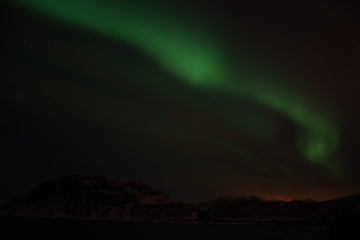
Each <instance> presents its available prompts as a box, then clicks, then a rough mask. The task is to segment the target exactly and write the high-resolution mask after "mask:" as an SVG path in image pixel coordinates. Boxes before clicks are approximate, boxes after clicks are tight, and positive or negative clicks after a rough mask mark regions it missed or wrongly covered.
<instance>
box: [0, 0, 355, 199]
mask: <svg viewBox="0 0 360 240" xmlns="http://www.w3.org/2000/svg"><path fill="white" fill-rule="evenodd" d="M142 4H143V3H142ZM177 4H180V5H182V6H183V7H184V9H187V11H186V12H184V14H194V13H197V12H198V13H199V15H198V16H197V17H198V18H199V21H200V20H201V21H207V22H208V23H209V24H208V26H206V29H199V31H205V32H211V33H212V34H213V33H216V34H217V35H218V37H219V38H221V39H224V41H225V42H226V44H225V47H224V49H225V51H226V54H228V55H229V56H230V58H233V59H234V61H233V63H234V65H235V64H236V55H232V54H233V52H241V53H242V54H243V55H244V56H246V57H247V58H248V59H249V62H254V63H257V64H259V65H261V66H265V68H270V69H275V70H274V71H276V72H281V74H283V75H284V76H294V79H296V81H298V79H301V84H302V85H303V86H306V90H307V91H308V92H309V94H310V95H315V96H318V97H319V99H326V101H328V104H329V105H330V106H331V107H332V108H334V109H335V111H336V112H338V118H339V121H340V126H341V134H342V135H341V141H340V146H339V150H338V156H339V159H340V161H341V166H342V168H343V170H344V175H343V176H342V177H341V178H337V177H333V176H331V174H329V173H328V172H327V170H326V169H325V168H324V167H321V166H315V165H312V164H310V163H308V162H306V161H305V160H304V159H301V157H299V156H298V155H296V149H295V147H294V141H295V140H294V134H295V126H294V123H292V122H291V121H290V120H289V119H287V118H286V117H284V116H282V115H280V114H279V113H277V112H275V111H274V110H271V109H267V108H265V107H263V106H258V105H257V104H255V103H252V102H244V101H240V100H238V99H234V98H233V97H231V96H228V97H226V96H215V95H214V94H212V93H209V92H206V91H200V90H198V89H191V88H188V87H186V86H185V85H184V84H183V83H181V82H180V81H178V80H177V79H176V77H174V76H172V74H171V73H169V72H167V71H165V70H164V69H163V68H161V67H159V66H158V65H157V64H156V63H154V61H153V60H152V59H151V57H150V56H148V55H146V54H145V53H143V52H141V51H139V50H137V49H134V48H133V47H132V46H129V45H128V44H127V43H124V42H119V41H114V40H112V39H109V38H106V37H105V36H100V35H96V34H94V33H91V32H88V31H85V30H83V29H79V28H76V27H71V26H69V25H65V24H62V23H61V22H58V21H55V20H53V19H51V18H48V17H45V16H43V15H41V14H40V13H38V12H32V11H29V10H26V9H22V8H20V7H18V6H15V5H12V4H10V3H1V7H0V9H1V10H0V11H1V22H2V23H3V24H2V31H1V39H0V41H1V42H0V53H1V55H0V56H1V62H2V64H1V69H2V73H1V80H0V83H1V84H0V89H1V90H0V106H1V115H0V133H1V134H0V139H1V140H0V141H1V148H2V150H1V153H0V159H1V160H0V205H2V204H4V203H6V202H7V201H9V200H10V199H11V198H13V197H15V196H16V195H18V194H22V193H25V192H27V191H29V190H30V189H31V188H33V187H35V186H36V185H38V184H40V183H42V182H44V181H47V180H51V179H54V178H60V177H62V176H64V175H69V174H75V173H84V174H94V175H110V176H114V177H120V178H128V179H141V180H144V181H145V182H146V183H147V184H149V185H150V186H152V187H155V188H159V189H161V190H164V191H165V192H167V193H168V194H169V195H170V197H171V198H172V199H173V200H174V201H184V202H195V201H203V200H211V199H214V198H216V197H221V196H247V195H257V196H259V197H263V198H267V199H283V200H291V199H292V198H297V199H306V198H312V199H315V200H325V199H330V198H335V197H341V196H346V195H351V194H356V193H360V188H359V187H360V186H359V185H360V184H359V180H360V179H359V170H360V164H359V150H358V149H359V147H358V146H359V143H360V141H359V140H358V136H359V134H360V128H359V122H360V113H359V110H358V109H359V106H360V100H359V96H358V93H359V90H360V83H359V80H360V78H359V77H360V60H359V59H360V19H359V14H358V9H360V8H359V7H360V4H358V3H351V4H350V3H348V2H347V1H331V2H319V1H275V2H273V1H230V0H229V1H191V2H190V1H189V2H187V1H185V2H178V3H177ZM158 6H162V7H163V8H164V9H166V8H173V7H174V4H172V3H170V2H166V3H165V2H163V1H149V2H147V4H146V5H145V6H142V7H144V8H146V9H148V8H149V9H151V8H156V7H158ZM204 19H205V20H204ZM209 26H211V27H210V28H209ZM229 30H230V31H229ZM189 31H193V29H191V30H190V29H189ZM203 34H205V33H203ZM244 46H246V47H244ZM137 66H138V67H137ZM169 79H170V81H169ZM154 81H155V82H156V84H157V85H156V87H154V86H153V85H152V83H153V82H154ZM150 83H151V84H150ZM216 104H217V105H216ZM219 106H220V107H222V108H226V107H229V106H231V107H232V108H239V109H241V111H242V112H241V113H244V114H246V113H251V114H254V115H255V116H262V119H261V120H259V121H260V122H271V121H272V122H274V124H275V125H276V126H281V127H278V128H276V129H274V132H276V133H274V134H275V135H276V136H278V139H277V140H274V141H273V142H274V144H273V145H272V144H268V142H266V141H263V140H261V139H260V138H259V137H258V136H256V135H251V134H249V133H247V132H241V131H240V132H239V131H237V130H234V128H233V127H232V126H230V125H227V124H224V122H223V121H222V118H221V117H219V116H217V115H216V114H214V112H212V111H209V109H218V108H219ZM244 109H247V110H244ZM251 114H250V115H251ZM264 119H265V120H264ZM225 143H231V144H232V145H231V146H230V145H226V144H225ZM239 152H242V153H241V154H240V153H239ZM243 153H244V154H243ZM247 155H248V156H247Z"/></svg>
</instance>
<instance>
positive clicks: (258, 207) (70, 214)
mask: <svg viewBox="0 0 360 240" xmlns="http://www.w3.org/2000/svg"><path fill="white" fill-rule="evenodd" d="M0 214H2V215H11V216H32V217H55V218H80V219H100V220H119V221H141V222H143V221H146V222H191V223H198V222H200V223H281V224H282V223H336V222H346V221H350V220H354V219H356V220H357V219H359V216H360V194H359V195H354V196H349V197H343V198H338V199H333V200H329V201H323V202H315V201H312V200H310V199H309V200H306V201H295V200H293V201H290V202H284V201H276V202H267V201H264V200H262V199H259V198H258V197H256V196H249V197H246V198H235V197H226V198H225V197H224V198H219V199H216V200H213V201H209V202H201V203H195V204H183V203H173V202H172V201H171V200H170V198H169V196H168V195H167V194H166V193H165V192H163V191H161V190H157V189H154V188H151V187H149V186H148V185H146V184H145V183H144V182H142V181H134V180H124V179H118V178H113V177H102V176H89V175H72V176H66V177H63V178H60V179H57V180H52V181H49V182H45V183H43V184H41V185H39V186H38V187H35V188H34V189H32V190H31V191H30V192H28V193H27V194H24V195H20V196H18V197H16V198H14V199H12V200H11V201H9V202H8V203H7V204H5V205H4V206H3V207H1V208H0Z"/></svg>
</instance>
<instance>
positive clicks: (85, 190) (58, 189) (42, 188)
mask: <svg viewBox="0 0 360 240" xmlns="http://www.w3.org/2000/svg"><path fill="white" fill-rule="evenodd" d="M169 203H171V200H170V198H169V196H168V195H167V194H166V193H165V192H163V191H161V190H157V189H154V188H151V187H149V186H148V185H146V184H145V183H144V182H142V181H134V180H125V179H119V178H114V177H108V176H106V177H104V176H90V175H71V176H65V177H63V178H60V179H56V180H51V181H48V182H45V183H43V184H40V185H39V186H38V187H35V188H34V189H32V190H31V191H30V192H28V193H27V194H24V195H21V196H18V197H16V198H14V199H13V200H11V201H10V202H8V203H7V204H5V205H4V206H3V207H2V208H1V210H0V213H1V214H6V215H19V216H20V215H21V216H42V217H70V218H101V219H106V218H110V219H113V218H115V217H116V216H117V217H119V216H128V215H129V213H128V211H129V205H135V204H137V205H138V204H169Z"/></svg>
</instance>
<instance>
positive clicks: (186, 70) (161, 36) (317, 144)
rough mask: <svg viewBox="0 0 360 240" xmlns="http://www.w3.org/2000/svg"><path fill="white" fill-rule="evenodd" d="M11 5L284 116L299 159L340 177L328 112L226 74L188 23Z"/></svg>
mask: <svg viewBox="0 0 360 240" xmlns="http://www.w3.org/2000/svg"><path fill="white" fill-rule="evenodd" d="M12 2H17V3H18V4H20V5H21V6H23V7H26V8H28V9H29V10H31V11H40V12H41V13H43V14H45V15H48V16H50V17H52V18H54V19H57V20H59V21H61V22H65V23H67V24H69V25H71V26H76V27H80V28H83V29H86V30H88V31H92V32H95V33H97V34H101V35H103V36H106V37H111V38H112V39H114V40H120V41H122V42H126V43H128V44H130V45H132V46H134V47H136V48H137V49H139V50H141V51H144V52H145V53H147V54H148V55H149V56H151V57H152V58H153V59H154V60H155V61H157V63H158V64H159V65H161V66H162V67H163V68H164V69H166V71H168V72H170V73H172V74H174V75H175V76H176V77H177V78H178V79H180V80H182V81H184V82H185V83H187V84H188V85H189V86H191V87H195V88H199V89H203V90H206V91H209V92H216V93H218V94H226V95H232V96H235V97H237V98H241V99H248V100H251V101H255V102H256V103H258V104H261V105H263V106H267V107H270V108H271V109H274V110H276V111H278V112H280V113H282V114H284V115H285V116H287V117H288V118H290V119H291V120H292V121H294V122H295V123H296V124H297V126H298V129H299V133H298V139H297V142H298V149H299V151H300V152H301V154H302V155H303V157H304V158H305V159H307V160H309V161H310V162H312V163H315V164H320V165H322V166H326V167H328V168H329V169H331V170H332V171H333V172H334V173H338V174H339V173H340V172H341V170H339V164H338V163H337V161H334V155H335V152H336V150H337V147H338V145H339V141H340V130H339V127H338V125H337V121H336V118H335V117H334V115H333V114H331V113H330V112H329V108H326V106H321V105H320V104H319V103H315V101H314V100H311V99H308V98H309V97H307V96H305V95H300V93H298V91H296V89H294V87H293V86H290V85H289V84H285V83H283V82H280V81H279V80H278V79H277V78H276V77H271V76H269V74H267V75H266V76H261V74H259V73H258V72H255V71H254V72H249V71H248V70H244V69H243V70H238V69H230V67H229V66H230V64H226V59H225V58H224V56H223V53H222V51H221V48H220V47H219V44H214V42H215V40H214V36H206V38H205V37H204V36H202V35H194V34H193V32H192V33H190V32H191V31H189V28H191V27H190V26H191V24H192V22H193V23H194V22H195V21H194V20H190V19H188V22H185V20H184V19H182V20H180V18H176V15H171V14H170V13H168V12H166V11H161V9H158V10H157V12H154V10H152V12H151V13H148V12H147V11H143V9H142V8H141V7H139V5H136V4H131V3H129V2H131V1H103V0H13V1H12ZM210 39H212V40H213V41H211V40H210ZM239 65H241V63H240V64H239ZM241 67H243V66H240V67H239V68H240V69H241ZM243 68H244V67H243ZM264 75H265V74H264ZM269 82H270V83H271V84H269ZM240 124H241V123H240Z"/></svg>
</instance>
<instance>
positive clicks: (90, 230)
mask: <svg viewBox="0 0 360 240" xmlns="http://www.w3.org/2000/svg"><path fill="white" fill-rule="evenodd" d="M0 219H1V229H2V230H1V236H8V237H6V238H3V237H0V238H1V239H15V238H19V239H30V238H32V237H34V238H35V239H87V238H89V239H119V240H120V239H121V240H123V239H144V240H146V239H167V240H168V239H169V240H171V239H175V240H177V239H179V240H180V239H181V240H183V239H189V240H192V239H194V240H195V239H196V240H199V239H205V240H207V239H210V240H213V239H214V240H215V239H224V240H232V239H236V240H240V239H254V240H258V239H264V240H286V239H292V240H297V239H298V240H300V239H301V240H307V239H309V240H312V239H313V235H314V233H315V232H316V231H318V232H322V231H324V230H325V229H326V228H327V227H328V226H325V225H309V226H306V225H290V226H289V225H288V226H286V225H280V226H279V225H211V224H207V225H201V224H167V223H131V222H113V221H94V220H70V219H49V218H26V217H1V218H0Z"/></svg>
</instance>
